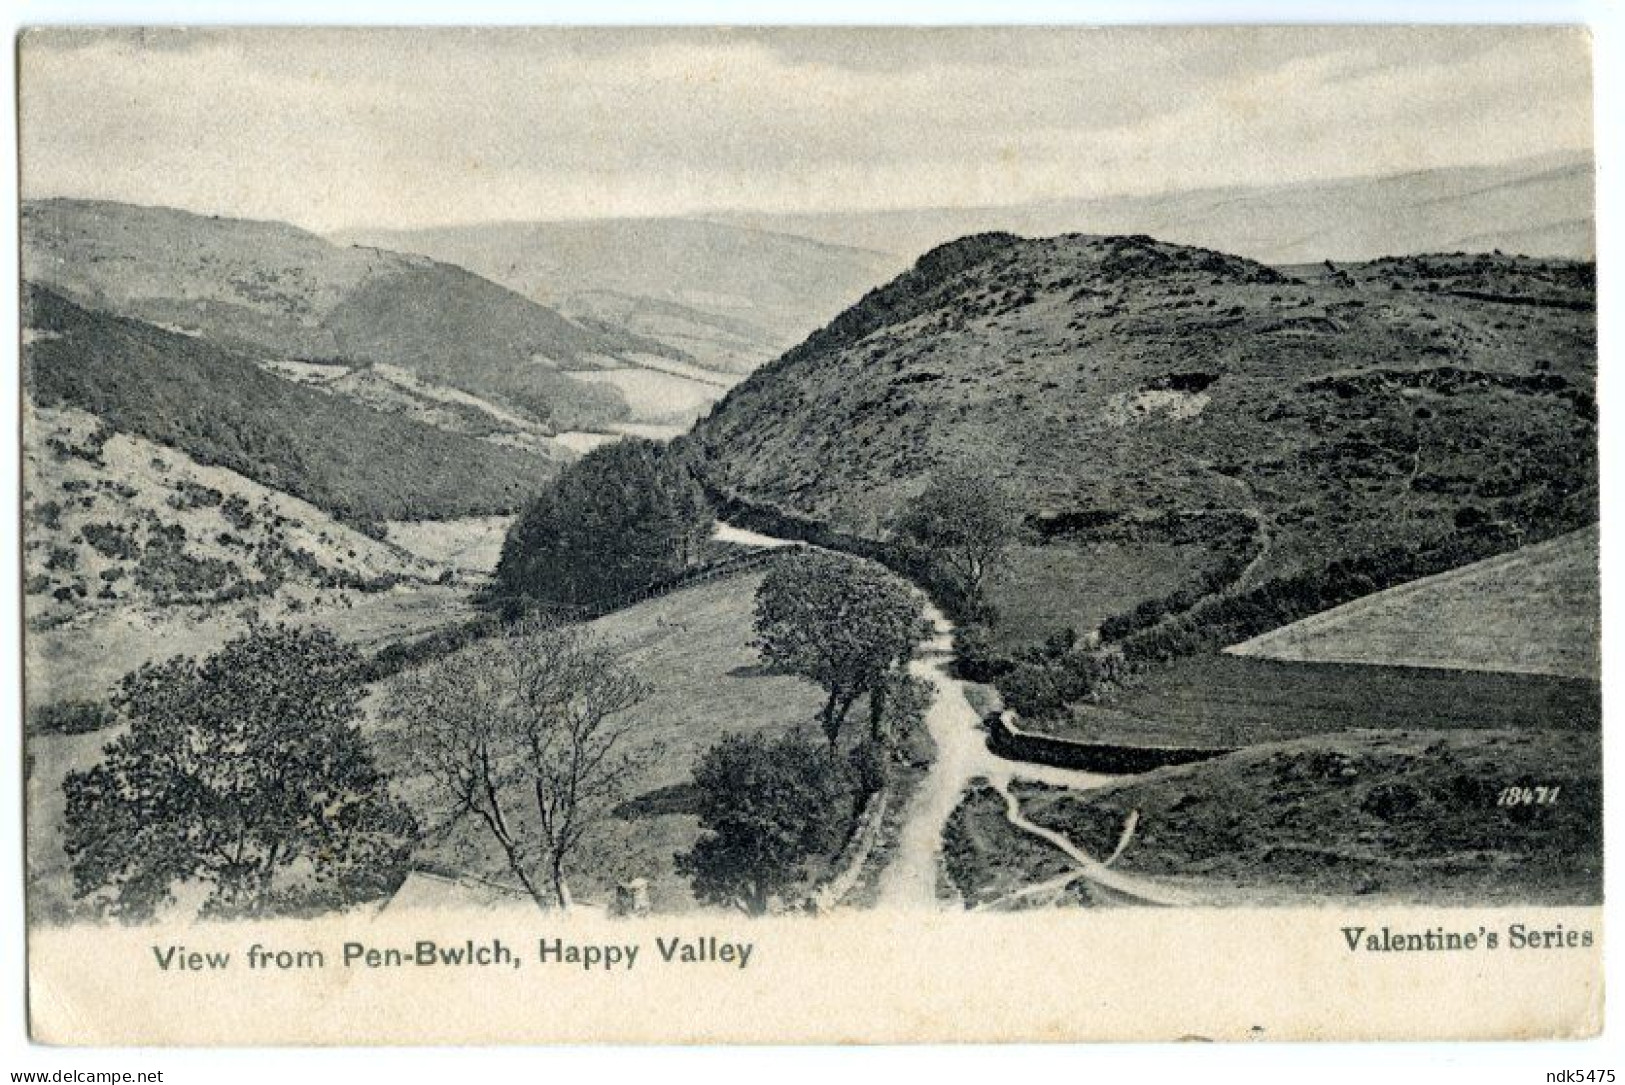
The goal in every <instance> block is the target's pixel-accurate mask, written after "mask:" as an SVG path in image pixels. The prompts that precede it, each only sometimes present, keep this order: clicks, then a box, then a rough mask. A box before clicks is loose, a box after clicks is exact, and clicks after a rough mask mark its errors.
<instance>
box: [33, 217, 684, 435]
mask: <svg viewBox="0 0 1625 1085" xmlns="http://www.w3.org/2000/svg"><path fill="white" fill-rule="evenodd" d="M22 239H23V271H24V275H25V277H26V278H28V279H30V280H32V281H35V282H39V283H42V284H45V285H48V286H50V287H52V288H53V289H55V290H56V291H58V292H59V293H61V294H63V295H64V296H67V297H69V298H72V299H74V300H76V301H78V302H80V303H81V304H84V305H87V306H90V307H93V308H98V309H103V310H106V311H109V312H112V313H116V314H119V315H123V316H131V317H135V318H138V319H140V320H144V321H146V322H148V323H152V324H157V325H160V326H163V327H168V328H172V329H175V330H178V331H185V332H188V333H192V334H196V335H199V336H201V337H203V338H206V339H209V340H211V341H213V342H215V343H218V344H221V345H223V346H227V347H234V348H250V349H252V350H254V351H257V352H262V353H264V354H267V355H269V356H271V357H273V358H282V359H304V360H342V361H346V362H349V363H351V364H355V363H370V362H376V363H385V364H390V365H395V366H398V367H400V368H403V369H406V370H408V371H410V372H413V373H415V374H417V375H419V376H421V377H423V378H425V379H426V380H432V381H435V382H437V383H441V384H445V385H448V386H450V387H453V388H459V389H462V390H463V391H465V392H470V393H473V394H475V395H481V396H489V397H492V398H494V399H495V400H497V401H498V402H499V403H503V404H506V405H508V406H511V407H515V408H517V409H521V410H523V411H525V412H526V413H527V414H529V415H530V416H531V417H533V418H534V419H535V420H537V421H539V422H542V423H546V424H548V425H550V426H551V427H553V428H555V429H570V428H575V427H578V426H581V425H583V424H587V425H600V424H606V423H608V422H612V421H615V420H617V419H618V418H620V417H622V416H623V415H624V413H625V408H624V405H623V404H621V403H620V401H619V400H618V399H617V398H616V397H615V395H614V393H613V392H612V391H609V390H606V389H603V388H593V387H590V386H587V385H583V384H581V383H580V382H576V381H573V380H571V379H570V378H568V377H566V376H564V375H563V374H562V373H560V372H559V370H561V369H567V368H576V369H586V368H594V367H596V366H598V365H599V364H602V363H604V362H606V361H608V362H611V363H613V362H614V359H616V358H617V357H618V356H619V355H622V354H626V353H632V352H644V353H652V354H663V353H675V352H670V351H668V349H667V348H665V347H663V346H661V345H660V344H658V343H655V342H653V341H650V340H647V339H644V338H642V337H640V336H637V335H633V334H631V333H626V332H623V331H621V330H619V329H616V328H614V327H611V326H610V325H608V324H605V323H600V324H598V325H596V326H594V327H591V328H588V327H585V326H583V325H581V324H577V323H575V322H573V321H571V320H568V319H566V318H565V317H563V316H561V315H560V314H559V313H557V312H555V311H553V310H551V309H548V308H546V307H544V306H541V305H538V304H536V303H535V302H534V301H531V300H527V299H526V298H523V297H520V296H519V295H518V294H515V293H514V292H512V291H511V290H507V289H504V288H503V287H500V286H498V285H496V284H495V283H492V282H488V281H486V280H484V279H481V278H479V277H478V276H477V275H474V274H471V273H469V272H467V271H465V270H463V269H462V268H459V267H452V266H448V265H446V264H440V263H436V262H435V261H433V260H429V259H426V258H424V257H421V256H407V255H402V254H400V253H394V252H384V251H381V250H377V249H366V248H357V247H343V246H338V245H334V244H332V243H330V242H328V241H325V240H323V239H322V238H319V237H317V236H316V235H314V234H310V233H306V232H305V231H303V230H299V229H296V228H294V227H292V226H288V225H286V224H284V223H276V222H251V221H246V220H240V219H222V218H216V217H209V216H202V215H193V214H189V213H186V212H182V211H176V210H171V209H168V208H156V207H137V206H132V205H128V204H118V203H107V202H97V201H87V200H39V201H30V202H28V203H26V204H24V206H23V210H22Z"/></svg>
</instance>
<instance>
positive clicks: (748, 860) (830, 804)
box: [676, 734, 851, 915]
mask: <svg viewBox="0 0 1625 1085" xmlns="http://www.w3.org/2000/svg"><path fill="white" fill-rule="evenodd" d="M694 784H695V786H696V787H697V788H698V790H699V796H700V801H699V816H700V825H701V827H702V828H703V829H704V830H705V834H704V835H703V836H701V837H700V839H699V841H698V842H697V843H696V844H695V845H694V847H693V849H692V850H691V851H688V852H685V853H682V854H679V855H678V856H676V860H677V870H678V872H679V873H681V874H683V875H685V876H687V877H688V878H690V879H691V880H692V883H693V887H694V895H695V896H696V897H698V898H699V899H700V900H702V901H706V902H709V903H712V904H722V905H727V906H730V907H737V908H740V909H742V910H744V911H746V912H749V913H752V914H758V915H759V914H761V913H763V912H765V911H767V909H768V906H769V904H770V903H771V901H772V899H773V898H774V897H775V896H782V895H783V894H784V892H785V891H786V890H788V889H789V888H790V887H792V886H794V885H795V884H796V883H797V882H799V881H800V880H801V879H802V878H803V877H804V876H805V868H804V865H803V864H805V862H806V861H807V859H809V858H811V857H812V856H814V855H818V854H821V853H824V852H828V851H832V850H833V849H835V848H836V847H838V846H839V844H840V840H841V830H842V826H843V822H844V820H845V817H844V815H845V814H846V813H847V812H848V811H850V809H851V807H850V803H849V801H848V800H849V799H850V794H849V792H848V790H847V786H846V782H845V781H844V780H843V779H842V778H841V774H840V773H839V772H836V771H833V770H832V763H831V762H830V760H829V759H828V758H827V757H826V756H825V755H824V754H823V753H821V752H820V751H819V749H818V748H817V746H816V745H815V744H814V743H811V742H808V741H807V740H806V739H803V738H801V737H799V736H797V735H786V736H784V737H782V738H779V739H776V740H773V741H769V740H768V739H767V738H765V737H764V736H762V735H761V734H753V735H737V734H735V735H727V736H725V737H724V738H723V739H722V741H720V742H718V743H717V744H716V745H715V746H712V747H711V748H710V749H709V750H707V751H706V752H705V753H704V754H703V755H702V756H701V757H700V760H699V762H698V763H697V764H696V765H695V766H694Z"/></svg>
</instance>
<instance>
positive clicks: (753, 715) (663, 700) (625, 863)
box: [375, 574, 861, 912]
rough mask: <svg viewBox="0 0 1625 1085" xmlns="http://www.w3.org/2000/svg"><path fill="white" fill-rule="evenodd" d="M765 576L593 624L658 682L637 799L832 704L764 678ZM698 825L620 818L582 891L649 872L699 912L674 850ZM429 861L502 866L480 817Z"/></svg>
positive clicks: (719, 584) (668, 894)
mask: <svg viewBox="0 0 1625 1085" xmlns="http://www.w3.org/2000/svg"><path fill="white" fill-rule="evenodd" d="M760 580H761V576H760V574H757V575H742V576H738V577H731V578H726V579H723V580H718V581H713V582H711V583H707V584H704V585H701V586H699V587H695V588H690V589H687V590H684V591H680V592H674V593H673V594H671V595H667V596H663V597H661V598H659V599H654V600H651V601H649V602H646V603H642V604H640V605H638V606H635V607H630V608H628V609H626V610H623V611H619V612H617V613H614V614H611V615H608V616H606V617H604V618H600V619H598V620H597V621H595V622H593V623H592V627H593V629H594V631H595V632H596V633H598V634H599V635H601V636H602V637H603V638H604V639H605V640H606V641H607V642H609V643H610V644H612V645H614V646H615V649H616V652H617V654H618V656H619V658H620V659H621V660H622V661H623V662H624V663H626V664H627V665H628V666H630V667H631V668H633V669H634V670H635V671H636V672H637V674H638V675H639V676H640V677H641V678H643V679H644V680H645V681H647V682H648V683H649V684H650V685H651V686H652V687H653V692H652V694H651V696H650V697H649V698H648V699H647V700H646V701H644V702H643V703H642V704H640V705H638V706H637V707H636V708H635V709H633V710H632V713H633V717H634V720H635V722H636V725H637V728H638V735H639V740H640V741H641V742H643V743H645V744H648V745H657V746H659V747H660V749H661V754H660V757H659V759H658V760H657V761H655V762H654V763H653V764H652V765H650V766H649V767H648V768H647V769H646V770H645V771H644V772H643V773H642V774H641V776H640V778H638V779H637V780H636V781H635V782H634V783H633V784H632V786H631V787H630V788H629V789H628V791H627V798H628V799H636V798H637V797H639V796H642V795H648V794H649V793H650V792H656V791H659V790H660V789H662V788H670V787H673V786H674V785H681V784H684V783H687V782H688V781H689V779H690V772H691V768H692V766H693V764H694V761H695V760H696V759H697V758H698V757H699V755H700V754H701V753H702V752H703V751H704V750H705V749H706V748H708V747H709V746H711V745H712V744H713V743H715V742H716V741H717V740H718V739H720V738H721V737H722V736H723V735H724V734H727V733H729V732H749V731H771V732H784V731H787V730H790V729H791V728H794V727H797V726H803V725H806V726H811V724H812V721H813V719H814V716H815V714H816V713H817V710H818V708H819V705H820V703H821V697H820V695H819V691H818V690H817V688H816V687H814V686H811V685H809V684H807V683H805V682H802V681H800V680H798V679H794V678H789V677H784V676H779V675H769V674H764V673H763V672H762V670H761V669H760V667H759V666H758V660H757V656H756V652H755V650H754V649H752V648H751V647H750V639H751V608H752V606H753V602H754V598H755V592H756V585H757V584H758V583H760ZM474 650H476V651H477V650H478V648H475V649H474ZM859 711H861V706H860V708H859ZM375 726H376V727H377V729H378V731H379V732H380V733H379V734H378V745H379V747H380V749H382V750H383V751H384V752H385V757H386V759H387V761H388V762H389V763H391V764H392V765H393V766H394V767H395V768H396V769H397V771H399V770H400V769H401V767H402V766H403V765H404V763H405V751H403V750H402V749H401V748H400V744H399V742H398V741H396V738H395V736H394V735H392V734H391V733H390V725H389V721H388V720H379V721H377V723H376V724H375ZM431 820H433V813H432V812H431ZM698 833H699V824H698V821H697V820H696V819H695V818H694V817H693V816H691V815H689V814H685V813H654V814H644V815H641V816H627V817H614V818H610V819H609V820H608V823H607V824H606V826H605V829H604V831H603V832H602V833H601V834H599V837H598V839H597V840H596V841H595V842H594V844H595V846H594V847H593V848H592V850H591V853H590V854H589V855H587V856H586V857H585V859H584V861H583V862H582V864H581V867H582V873H581V874H579V875H577V876H576V877H575V878H573V879H572V888H573V889H574V891H575V892H576V894H577V895H578V896H580V897H582V898H583V899H590V900H598V899H602V898H603V896H604V895H605V894H606V892H607V891H608V890H610V889H612V888H613V887H614V885H615V884H616V883H618V882H622V881H627V880H629V879H632V878H647V879H648V880H649V883H650V895H651V900H652V904H653V907H654V908H655V909H656V910H657V911H664V912H671V911H682V910H686V909H689V908H692V907H693V906H694V901H693V897H692V896H691V894H690V893H689V890H688V884H687V881H686V879H683V878H681V877H679V876H678V875H677V873H676V871H675V869H674V866H673V862H672V856H673V855H674V854H675V853H676V852H679V851H685V850H687V849H688V848H689V847H690V846H692V845H693V843H694V841H695V839H696V838H697V836H698ZM421 857H422V858H423V859H424V860H426V861H428V862H432V863H435V864H437V865H439V866H442V867H449V868H451V869H454V870H459V871H472V872H477V873H481V874H484V875H487V876H496V877H500V876H501V875H502V873H503V869H502V864H501V862H500V860H499V857H498V855H497V854H496V853H495V851H494V848H493V846H491V845H489V844H488V843H487V841H486V839H485V837H484V836H483V835H482V834H481V833H480V832H478V831H475V827H474V826H472V825H469V826H466V827H465V829H464V830H463V831H458V832H454V833H452V834H450V835H449V836H447V837H445V838H444V839H441V840H437V841H435V842H434V843H432V844H431V845H429V846H428V847H427V848H426V849H425V852H424V854H423V855H422V856H421Z"/></svg>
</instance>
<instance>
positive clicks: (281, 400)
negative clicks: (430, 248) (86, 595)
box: [23, 284, 554, 521]
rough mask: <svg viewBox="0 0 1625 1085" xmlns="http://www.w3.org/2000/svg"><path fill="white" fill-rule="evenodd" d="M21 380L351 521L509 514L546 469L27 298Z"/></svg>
mask: <svg viewBox="0 0 1625 1085" xmlns="http://www.w3.org/2000/svg"><path fill="white" fill-rule="evenodd" d="M23 327H24V339H25V342H26V344H27V345H26V347H25V349H24V356H23V357H24V373H25V380H26V387H27V390H28V393H29V395H30V396H31V398H32V399H33V400H34V401H35V402H36V403H37V404H39V405H40V406H42V407H76V408H78V409H80V410H84V411H88V412H90V413H92V414H95V415H97V416H99V417H100V418H102V419H104V420H105V421H106V422H107V423H109V424H110V425H111V426H112V427H113V428H115V429H117V430H118V431H120V432H122V433H128V434H131V435H133V436H139V437H144V438H147V439H148V440H151V441H155V442H158V443H159V444H164V445H169V446H171V447H174V448H176V449H179V450H180V451H182V452H185V453H186V454H187V455H189V456H191V457H192V458H193V459H195V460H197V461H198V462H200V463H203V464H215V465H219V466H222V467H226V468H229V469H231V470H233V471H236V472H238V473H239V474H242V475H245V476H247V477H248V478H251V479H253V480H255V481H256V482H259V483H261V484H262V485H265V486H268V487H270V488H272V489H276V490H282V491H284V492H286V493H289V494H292V495H293V496H295V497H299V498H302V499H304V500H306V501H309V502H310V503H312V504H314V505H317V506H319V507H321V508H323V509H325V510H327V511H328V512H331V513H333V514H334V515H337V516H339V517H341V518H344V519H348V520H352V521H356V520H363V521H365V520H382V519H400V520H407V519H426V518H443V517H453V516H466V515H476V514H482V513H492V512H500V511H509V510H512V509H515V508H517V507H518V505H519V504H520V503H521V502H522V501H523V500H524V498H525V497H526V496H527V495H528V494H529V493H531V492H532V491H533V490H534V489H535V488H536V487H537V486H538V485H539V484H540V483H541V481H542V480H543V479H545V478H547V477H549V476H550V475H551V474H552V472H553V470H554V463H553V461H550V460H548V459H544V458H542V457H539V456H536V455H534V454H531V453H527V452H523V451H520V450H517V449H510V448H501V447H498V446H496V445H492V444H488V443H485V442H483V441H479V440H476V439H474V438H472V437H468V436H464V435H460V434H455V433H449V432H446V431H445V430H442V429H437V428H435V427H432V426H428V425H425V424H423V423H420V422H416V421H413V420H411V419H409V418H406V417H404V416H401V415H397V414H385V413H382V412H379V411H375V410H371V409H369V408H367V407H364V406H361V405H359V404H356V403H354V402H351V401H349V400H346V399H343V398H340V397H337V396H332V395H328V394H325V393H323V392H319V391H316V390H314V389H312V388H308V387H304V386H302V385H299V384H295V383H293V382H291V381H287V380H284V379H282V378H281V377H278V376H275V375H273V374H271V373H269V372H266V371H265V370H264V369H262V368H261V367H260V366H259V365H257V364H256V362H255V360H254V359H253V358H251V357H249V356H245V355H243V354H239V353H237V352H234V351H230V350H226V349H222V348H220V347H218V346H215V345H213V344H212V343H210V342H208V341H207V340H204V339H200V338H197V337H195V336H189V335H181V334H177V333H174V332H169V331H164V330H163V329H160V328H156V327H153V326H152V325H150V324H144V323H142V322H140V321H137V320H131V319H124V318H118V317H112V316H108V315H106V314H104V313H99V312H95V311H92V310H89V309H85V308H82V307H80V306H78V305H76V304H74V303H73V302H71V301H68V300H67V299H65V298H63V297H60V296H59V295H57V294H55V293H53V292H51V291H50V290H47V289H45V288H43V287H40V286H36V285H32V284H29V285H28V286H27V288H26V290H25V295H24V313H23Z"/></svg>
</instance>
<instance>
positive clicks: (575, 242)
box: [337, 218, 906, 377]
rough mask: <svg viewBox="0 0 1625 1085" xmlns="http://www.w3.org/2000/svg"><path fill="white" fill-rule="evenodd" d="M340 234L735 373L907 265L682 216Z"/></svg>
mask: <svg viewBox="0 0 1625 1085" xmlns="http://www.w3.org/2000/svg"><path fill="white" fill-rule="evenodd" d="M337 236H338V237H339V239H340V240H343V241H350V242H360V243H364V244H369V245H382V246H385V247H387V248H391V249H398V250H402V251H406V252H417V253H423V254H424V255H426V256H431V257H433V258H435V259H437V260H445V261H448V262H450V263H453V264H457V265H459V266H461V267H466V268H469V269H470V270H472V271H474V272H477V273H478V274H480V275H483V276H485V277H486V278H488V279H490V280H492V281H493V282H499V283H502V284H503V285H504V286H506V287H508V288H509V289H511V290H514V291H517V292H518V293H520V294H523V295H524V296H525V297H527V298H530V299H532V300H534V301H537V302H540V303H542V304H544V305H550V306H555V307H557V308H558V309H560V310H562V311H564V312H568V313H571V314H572V315H574V316H576V317H577V318H578V319H580V321H581V323H582V324H584V325H587V326H590V327H594V328H598V327H602V326H603V324H602V323H601V322H602V321H605V320H608V321H612V322H613V323H612V324H611V326H612V327H625V328H629V329H631V330H633V331H635V332H637V333H639V334H641V335H644V336H646V337H648V338H651V339H655V340H659V341H660V342H661V343H666V344H670V345H672V346H673V347H675V348H678V349H679V350H680V351H681V353H682V354H683V356H684V358H685V360H687V361H690V362H692V363H694V364H696V365H699V366H701V367H703V368H705V369H707V370H711V371H713V372H715V373H718V374H722V375H731V376H733V377H737V376H738V375H739V374H742V373H747V372H749V371H750V370H752V369H754V368H755V367H756V366H758V365H760V364H761V363H762V362H765V361H767V360H768V359H770V358H772V357H773V356H774V355H776V354H778V353H779V352H780V351H783V350H784V349H786V348H787V347H789V346H791V345H793V344H794V343H795V342H796V341H797V340H799V339H800V338H802V337H803V336H805V335H806V334H807V333H808V332H810V331H812V330H813V329H815V328H817V327H818V326H819V325H820V324H822V323H823V322H824V321H826V320H828V319H829V318H830V317H832V316H834V315H835V314H836V313H838V312H840V311H841V309H842V308H843V307H845V306H847V305H850V304H851V303H852V302H853V301H855V300H857V298H858V297H859V296H860V295H861V294H862V293H863V292H864V291H865V290H868V289H869V288H870V287H872V286H874V285H875V283H877V282H880V281H881V280H883V279H885V278H886V277H887V276H889V275H893V274H896V273H897V272H898V271H900V270H901V269H902V267H903V266H904V264H905V263H906V261H905V259H904V258H902V257H898V256H895V255H893V254H890V253H882V252H874V251H871V250H868V249H864V248H859V247H853V246H849V245H831V244H827V243H825V242H821V241H814V240H809V239H808V238H805V237H796V236H792V235H790V234H784V233H778V232H774V231H771V230H762V229H758V228H755V227H750V226H739V225H729V224H724V223H715V222H705V221H701V220H698V219H685V218H644V219H593V220H585V221H580V222H504V223H488V224H481V225H471V226H447V227H441V228H437V229H426V230H399V231H397V230H364V231H361V230H358V231H350V232H348V233H343V234H339V235H337Z"/></svg>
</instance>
